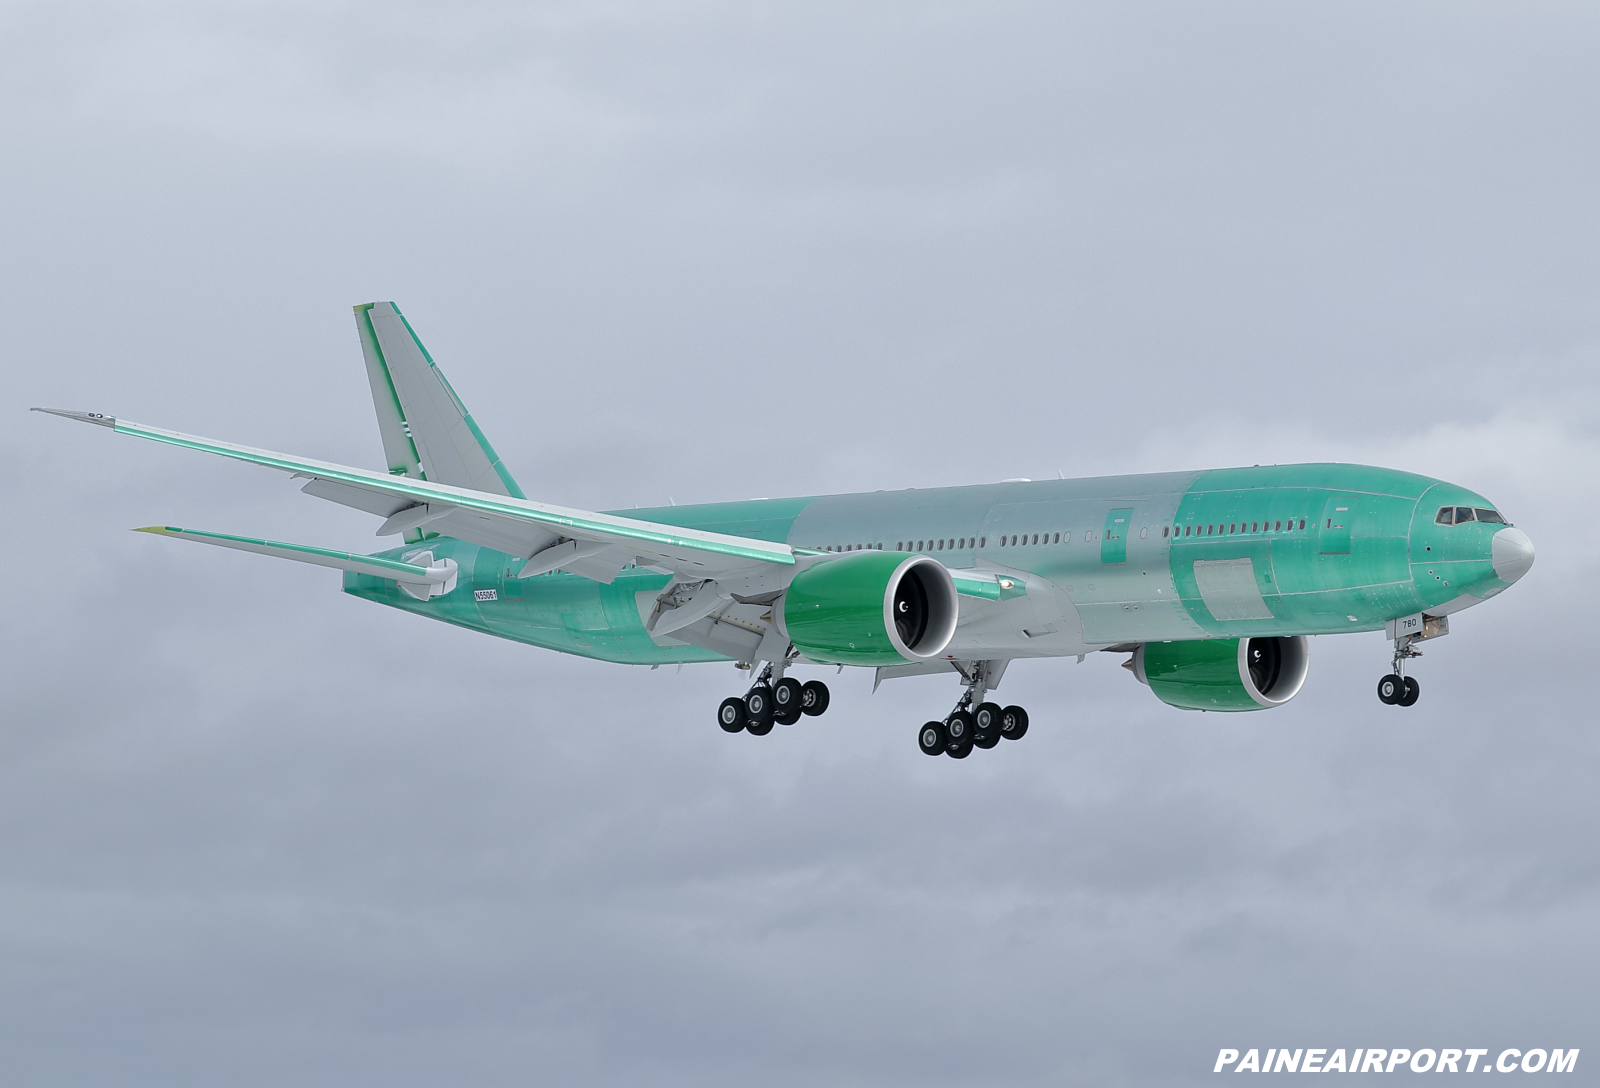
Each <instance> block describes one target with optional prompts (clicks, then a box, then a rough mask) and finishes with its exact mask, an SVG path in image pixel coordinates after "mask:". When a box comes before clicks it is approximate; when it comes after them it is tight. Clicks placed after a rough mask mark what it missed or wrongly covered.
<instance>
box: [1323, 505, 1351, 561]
mask: <svg viewBox="0 0 1600 1088" xmlns="http://www.w3.org/2000/svg"><path fill="white" fill-rule="evenodd" d="M1355 513H1356V497H1355V496H1354V495H1330V496H1328V501H1327V502H1325V503H1323V504H1322V520H1321V521H1319V522H1317V536H1318V538H1319V542H1320V547H1319V548H1318V551H1320V552H1321V553H1322V554H1323V555H1348V554H1349V552H1350V523H1351V522H1352V521H1353V520H1355Z"/></svg>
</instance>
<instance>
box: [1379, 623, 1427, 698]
mask: <svg viewBox="0 0 1600 1088" xmlns="http://www.w3.org/2000/svg"><path fill="white" fill-rule="evenodd" d="M1415 641H1417V639H1416V637H1415V636H1413V635H1407V636H1406V637H1405V638H1397V639H1395V640H1394V664H1393V666H1392V668H1393V669H1394V671H1393V672H1391V673H1390V674H1389V675H1388V676H1385V677H1384V678H1383V679H1382V680H1379V681H1378V701H1379V702H1380V703H1383V704H1385V705H1387V706H1413V705H1415V703H1416V701H1417V699H1418V698H1419V697H1420V696H1421V695H1422V686H1421V685H1420V684H1418V683H1417V680H1416V677H1414V676H1407V675H1406V662H1407V661H1408V660H1409V659H1411V658H1413V657H1421V656H1422V651H1421V650H1419V649H1417V648H1416V647H1414V646H1413V645H1412V643H1413V642H1415Z"/></svg>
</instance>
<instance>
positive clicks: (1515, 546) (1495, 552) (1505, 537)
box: [1489, 528, 1533, 582]
mask: <svg viewBox="0 0 1600 1088" xmlns="http://www.w3.org/2000/svg"><path fill="white" fill-rule="evenodd" d="M1489 558H1490V560H1491V562H1493V563H1494V573H1495V577H1497V578H1499V579H1500V580H1501V581H1502V582H1515V581H1516V580H1517V579H1518V578H1521V577H1522V576H1523V575H1524V574H1527V573H1528V568H1529V567H1531V566H1533V541H1531V540H1529V539H1528V534H1527V533H1525V532H1523V531H1522V530H1521V529H1511V528H1505V529H1501V530H1500V531H1499V532H1498V533H1496V534H1494V539H1493V540H1492V541H1491V542H1490V545H1489Z"/></svg>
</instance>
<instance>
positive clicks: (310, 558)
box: [134, 525, 457, 601]
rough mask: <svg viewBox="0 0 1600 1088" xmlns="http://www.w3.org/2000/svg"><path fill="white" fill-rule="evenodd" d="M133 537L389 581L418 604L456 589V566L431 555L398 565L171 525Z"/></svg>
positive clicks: (146, 529)
mask: <svg viewBox="0 0 1600 1088" xmlns="http://www.w3.org/2000/svg"><path fill="white" fill-rule="evenodd" d="M134 532H136V533H154V534H155V535H157V536H169V537H176V538H177V539H179V540H192V541H194V542H195V543H197V544H212V545H215V546H216V547H219V548H232V549H233V550H234V551H240V552H253V553H254V554H256V555H271V556H275V557H277V558H279V559H290V560H293V561H294V562H296V563H310V564H311V565H313V566H317V567H332V568H334V569H335V570H348V571H354V572H355V573H356V574H368V575H371V576H372V577H374V578H389V579H392V580H394V581H396V582H399V583H400V588H401V589H403V590H405V591H406V592H407V593H408V594H410V595H411V596H413V597H416V598H417V599H418V600H423V601H425V600H427V599H428V598H429V597H440V596H443V595H444V594H446V593H449V592H450V591H451V590H452V589H454V588H455V587H456V573H457V571H456V562H455V560H454V559H440V560H437V561H436V560H435V559H434V558H433V553H432V552H428V551H425V552H421V553H418V554H413V555H412V556H410V558H411V559H414V560H418V562H410V563H407V562H401V561H400V560H398V559H385V558H383V557H382V556H378V555H356V554H355V553H354V552H339V551H333V550H331V549H328V548H313V547H311V546H309V545H306V544H286V543H284V542H283V541H281V540H257V539H255V538H254V537H248V536H231V535H229V534H228V533H207V532H203V531H201V530H199V529H178V528H175V527H173V526H171V525H147V526H145V527H144V528H142V529H135V530H134Z"/></svg>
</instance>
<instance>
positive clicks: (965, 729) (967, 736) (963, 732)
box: [944, 710, 978, 759]
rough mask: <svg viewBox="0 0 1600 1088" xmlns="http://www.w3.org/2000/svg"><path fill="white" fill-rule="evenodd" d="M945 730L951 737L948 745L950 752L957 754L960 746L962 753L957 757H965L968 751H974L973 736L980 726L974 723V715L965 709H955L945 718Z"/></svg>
mask: <svg viewBox="0 0 1600 1088" xmlns="http://www.w3.org/2000/svg"><path fill="white" fill-rule="evenodd" d="M944 730H945V733H946V734H947V735H948V736H949V738H950V743H949V744H948V745H947V746H946V747H947V748H948V749H949V751H950V754H951V755H953V756H954V755H956V749H957V748H960V749H961V750H962V751H961V754H960V755H958V756H956V758H957V759H965V758H966V757H967V753H968V752H970V751H972V738H973V736H974V735H975V734H976V733H977V731H978V727H977V726H976V725H974V724H973V721H972V715H971V714H968V713H967V712H966V711H965V710H957V711H955V712H954V713H952V714H951V715H950V716H949V717H948V718H946V719H945V720H944Z"/></svg>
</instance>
